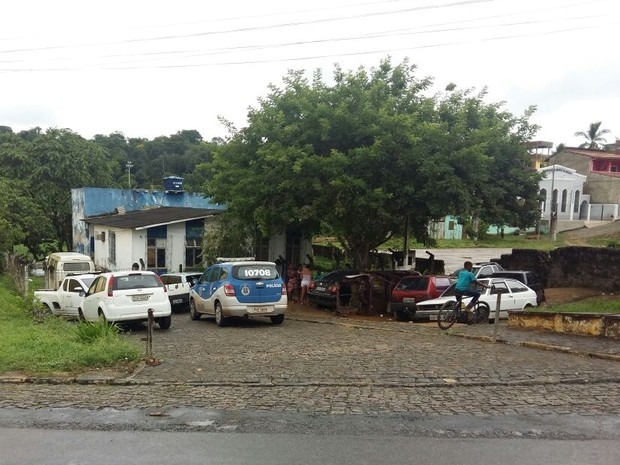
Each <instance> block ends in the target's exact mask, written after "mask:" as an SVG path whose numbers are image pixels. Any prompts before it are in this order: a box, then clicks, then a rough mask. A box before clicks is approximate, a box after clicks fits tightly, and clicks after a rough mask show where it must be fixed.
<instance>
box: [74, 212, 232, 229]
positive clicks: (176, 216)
mask: <svg viewBox="0 0 620 465" xmlns="http://www.w3.org/2000/svg"><path fill="white" fill-rule="evenodd" d="M221 212H222V210H218V209H212V208H188V207H159V208H148V209H145V210H136V211H131V212H126V213H123V212H122V211H121V212H115V213H110V214H108V215H100V216H92V217H90V218H88V217H87V218H82V221H84V222H86V223H88V224H97V225H103V226H111V227H114V228H119V229H145V228H152V227H154V226H162V225H166V224H173V223H182V222H185V221H190V220H197V219H202V218H207V217H209V216H213V215H216V214H218V213H221Z"/></svg>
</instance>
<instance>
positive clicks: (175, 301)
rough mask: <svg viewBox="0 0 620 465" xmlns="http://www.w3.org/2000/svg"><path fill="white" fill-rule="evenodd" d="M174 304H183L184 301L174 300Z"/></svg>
mask: <svg viewBox="0 0 620 465" xmlns="http://www.w3.org/2000/svg"><path fill="white" fill-rule="evenodd" d="M172 303H173V304H180V303H183V299H174V300H173V301H172Z"/></svg>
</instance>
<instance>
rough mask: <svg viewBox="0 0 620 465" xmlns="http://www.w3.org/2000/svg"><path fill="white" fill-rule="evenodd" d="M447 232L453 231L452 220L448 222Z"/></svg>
mask: <svg viewBox="0 0 620 465" xmlns="http://www.w3.org/2000/svg"><path fill="white" fill-rule="evenodd" d="M448 231H454V220H450V221H448Z"/></svg>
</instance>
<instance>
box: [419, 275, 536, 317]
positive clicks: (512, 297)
mask: <svg viewBox="0 0 620 465" xmlns="http://www.w3.org/2000/svg"><path fill="white" fill-rule="evenodd" d="M479 281H480V282H481V283H483V284H486V285H487V286H489V285H491V286H493V287H491V288H490V289H488V288H483V287H481V286H478V288H477V289H478V290H479V291H480V292H481V293H482V294H481V296H480V302H481V303H482V304H484V305H486V306H487V307H489V311H490V312H489V320H490V321H493V320H494V319H495V309H496V308H497V295H498V294H499V293H500V292H501V294H502V298H501V302H500V313H499V317H500V318H508V310H523V309H524V308H526V307H536V305H537V303H536V292H535V291H533V290H532V289H530V288H529V287H527V286H526V285H525V284H523V283H522V282H519V281H517V280H516V279H510V278H492V279H480V280H479ZM454 287H455V284H452V285H451V286H450V287H449V288H448V289H446V290H445V291H444V292H443V293H442V294H441V297H437V298H436V299H431V300H425V301H423V302H420V303H419V304H417V305H416V310H415V314H414V316H413V318H414V319H416V320H436V319H437V314H438V313H439V309H440V308H441V307H442V306H443V305H444V304H445V303H446V302H455V301H456V297H455V295H454ZM470 300H471V297H465V298H463V302H464V303H465V304H467V303H468V302H469V301H470Z"/></svg>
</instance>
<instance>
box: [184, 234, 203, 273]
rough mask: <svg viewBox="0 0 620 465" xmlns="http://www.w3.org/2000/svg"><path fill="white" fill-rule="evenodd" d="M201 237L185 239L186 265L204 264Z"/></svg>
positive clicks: (189, 266)
mask: <svg viewBox="0 0 620 465" xmlns="http://www.w3.org/2000/svg"><path fill="white" fill-rule="evenodd" d="M200 242H201V239H189V238H188V239H187V240H186V241H185V267H186V268H192V267H197V266H200V265H201V264H202V247H201V244H200Z"/></svg>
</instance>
